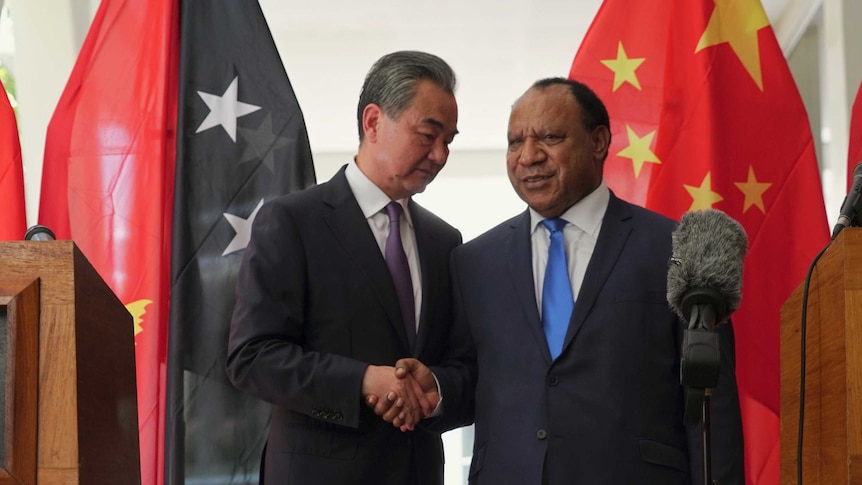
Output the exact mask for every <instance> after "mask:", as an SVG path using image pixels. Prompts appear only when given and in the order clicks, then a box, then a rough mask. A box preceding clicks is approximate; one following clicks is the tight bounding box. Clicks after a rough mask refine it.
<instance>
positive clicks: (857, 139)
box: [847, 84, 862, 191]
mask: <svg viewBox="0 0 862 485" xmlns="http://www.w3.org/2000/svg"><path fill="white" fill-rule="evenodd" d="M849 141H850V143H849V145H850V149H849V150H848V151H847V190H848V191H849V190H850V186H851V185H853V169H854V168H855V167H856V164H858V163H860V162H862V84H860V85H859V91H857V92H856V101H853V110H852V111H851V112H850V140H849Z"/></svg>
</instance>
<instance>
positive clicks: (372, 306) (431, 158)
mask: <svg viewBox="0 0 862 485" xmlns="http://www.w3.org/2000/svg"><path fill="white" fill-rule="evenodd" d="M454 89H455V75H454V73H453V72H452V70H451V68H450V67H449V66H448V65H447V64H446V63H445V62H444V61H443V60H442V59H440V58H438V57H436V56H433V55H430V54H426V53H422V52H412V51H409V52H396V53H393V54H389V55H386V56H384V57H382V58H381V59H380V60H378V61H377V62H376V63H375V64H374V66H373V67H372V68H371V70H370V71H369V73H368V75H367V77H366V79H365V83H364V85H363V87H362V92H361V94H360V99H359V106H358V110H357V119H358V123H359V134H360V145H359V150H358V153H357V155H356V157H355V158H354V161H353V162H351V163H350V164H348V165H347V166H346V167H344V168H342V169H341V170H340V171H339V172H338V173H337V174H336V175H335V176H334V177H333V178H332V179H331V180H329V181H328V182H326V183H323V184H321V185H318V186H316V187H312V188H309V189H307V190H304V191H302V192H298V193H293V194H290V195H287V196H284V197H281V198H279V199H276V200H273V201H270V202H269V203H267V204H265V205H264V206H263V207H262V208H261V210H260V212H259V213H258V215H257V218H256V220H255V221H254V224H253V229H252V235H251V242H250V244H249V245H248V248H247V249H246V252H245V256H244V259H243V262H242V266H241V269H240V272H239V278H238V281H237V303H236V308H235V311H234V315H233V320H232V322H231V332H230V341H229V349H228V361H227V372H228V375H229V376H230V379H231V381H232V382H233V383H234V385H235V386H237V387H238V388H239V389H241V390H243V391H245V392H247V393H249V394H251V395H253V396H256V397H258V398H261V399H264V400H266V401H269V402H271V403H272V404H273V414H272V421H271V425H270V432H269V438H268V441H267V446H266V450H265V456H264V464H263V465H262V472H261V473H262V478H263V479H264V480H265V481H266V483H267V484H269V485H274V484H302V485H315V484H319V485H339V484H356V485H367V484H375V485H381V484H382V485H387V484H389V485H405V484H410V485H419V484H422V485H426V484H428V485H440V484H442V481H443V448H442V442H441V440H440V435H439V433H437V432H430V431H428V430H427V429H425V428H423V427H421V426H420V427H416V429H415V431H413V432H406V433H404V432H401V431H399V430H398V426H404V427H405V428H406V429H412V428H413V427H414V425H415V424H416V421H417V420H418V419H419V418H420V417H421V416H422V413H423V412H424V413H428V412H430V410H431V408H432V407H433V406H434V405H436V397H435V394H436V387H435V388H434V389H433V390H429V391H428V396H429V399H425V398H424V394H423V399H422V400H416V399H411V398H410V397H411V396H412V394H408V393H407V392H406V391H405V388H404V387H403V386H404V385H407V384H406V383H405V382H404V381H401V380H399V379H396V377H395V368H394V367H392V364H394V363H395V362H396V361H397V360H398V359H399V358H403V357H408V356H415V357H417V358H419V359H422V360H423V361H427V362H430V363H434V362H437V361H438V360H439V359H440V356H441V355H442V354H443V352H444V350H445V349H444V337H445V336H446V335H447V334H448V332H449V329H450V326H451V320H452V319H451V304H450V295H451V292H450V286H449V283H450V275H449V259H450V253H451V251H452V249H453V248H455V247H456V246H457V245H459V244H460V242H461V235H460V233H459V232H458V231H457V230H456V229H454V228H453V227H451V226H449V225H448V224H446V223H445V222H444V221H442V220H441V219H439V218H437V217H436V216H434V215H433V214H431V213H430V212H428V211H427V210H425V209H423V208H422V207H420V206H419V205H417V204H416V203H415V202H413V201H412V200H411V196H412V195H413V194H415V193H417V192H422V191H423V190H424V189H425V187H426V186H427V185H428V184H429V183H430V182H431V181H432V180H433V179H434V177H435V176H436V175H437V173H438V172H439V171H440V169H442V168H443V166H444V164H445V163H446V159H447V157H448V155H449V148H448V146H449V143H451V142H452V139H453V138H454V136H455V134H456V133H457V128H456V125H457V118H458V108H457V104H456V101H455V96H454V94H453V93H454ZM391 228H396V229H397V230H390V229H391ZM384 255H385V257H384ZM396 260H399V261H400V266H397V265H398V264H399V263H395V262H394V261H396ZM392 265H396V266H397V267H396V266H392ZM393 268H394V269H393ZM399 268H400V269H399ZM453 398H457V394H453ZM367 399H370V400H371V402H372V404H374V403H376V402H379V403H380V406H379V407H378V411H380V412H390V411H391V412H394V414H392V413H390V414H389V415H388V418H389V419H394V420H395V423H396V427H393V426H392V425H390V424H387V423H386V422H384V421H383V420H382V419H380V418H379V417H377V416H375V415H374V412H373V410H372V409H370V408H369V407H367V405H366V400H367ZM378 399H379V401H378ZM393 403H396V406H397V407H396V406H393Z"/></svg>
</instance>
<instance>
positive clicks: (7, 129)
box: [0, 83, 27, 241]
mask: <svg viewBox="0 0 862 485" xmlns="http://www.w3.org/2000/svg"><path fill="white" fill-rule="evenodd" d="M0 207H2V208H3V209H2V210H3V217H0V241H15V240H20V239H22V238H23V237H24V232H25V231H26V230H27V219H26V214H25V212H24V169H23V166H22V165H21V144H20V143H19V142H18V124H17V123H16V122H15V112H14V111H12V105H11V104H9V98H8V96H7V95H6V89H5V88H4V87H3V84H2V83H0Z"/></svg>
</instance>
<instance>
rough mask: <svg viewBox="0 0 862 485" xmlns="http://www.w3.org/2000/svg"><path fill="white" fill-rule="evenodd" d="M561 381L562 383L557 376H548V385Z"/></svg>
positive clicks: (554, 384)
mask: <svg viewBox="0 0 862 485" xmlns="http://www.w3.org/2000/svg"><path fill="white" fill-rule="evenodd" d="M559 383H560V380H559V379H558V378H557V376H548V385H549V386H556V385H557V384H559Z"/></svg>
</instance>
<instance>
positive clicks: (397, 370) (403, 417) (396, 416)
mask: <svg viewBox="0 0 862 485" xmlns="http://www.w3.org/2000/svg"><path fill="white" fill-rule="evenodd" d="M362 397H363V399H364V400H365V404H367V405H368V407H370V408H372V409H374V414H376V415H378V416H380V417H382V418H383V420H384V421H386V422H387V423H391V424H392V425H393V426H395V427H396V428H399V429H401V431H413V428H414V427H415V426H416V423H418V422H419V421H420V420H421V419H422V418H426V417H429V416H431V414H432V413H433V412H434V410H435V409H436V408H437V405H438V404H439V403H440V391H439V390H438V389H437V380H436V379H435V378H434V374H433V373H432V372H431V369H429V368H428V367H426V366H425V364H423V363H421V362H419V361H418V360H416V359H400V360H399V361H398V362H396V363H395V367H390V366H376V365H369V366H368V368H366V370H365V375H364V376H363V378H362Z"/></svg>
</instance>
